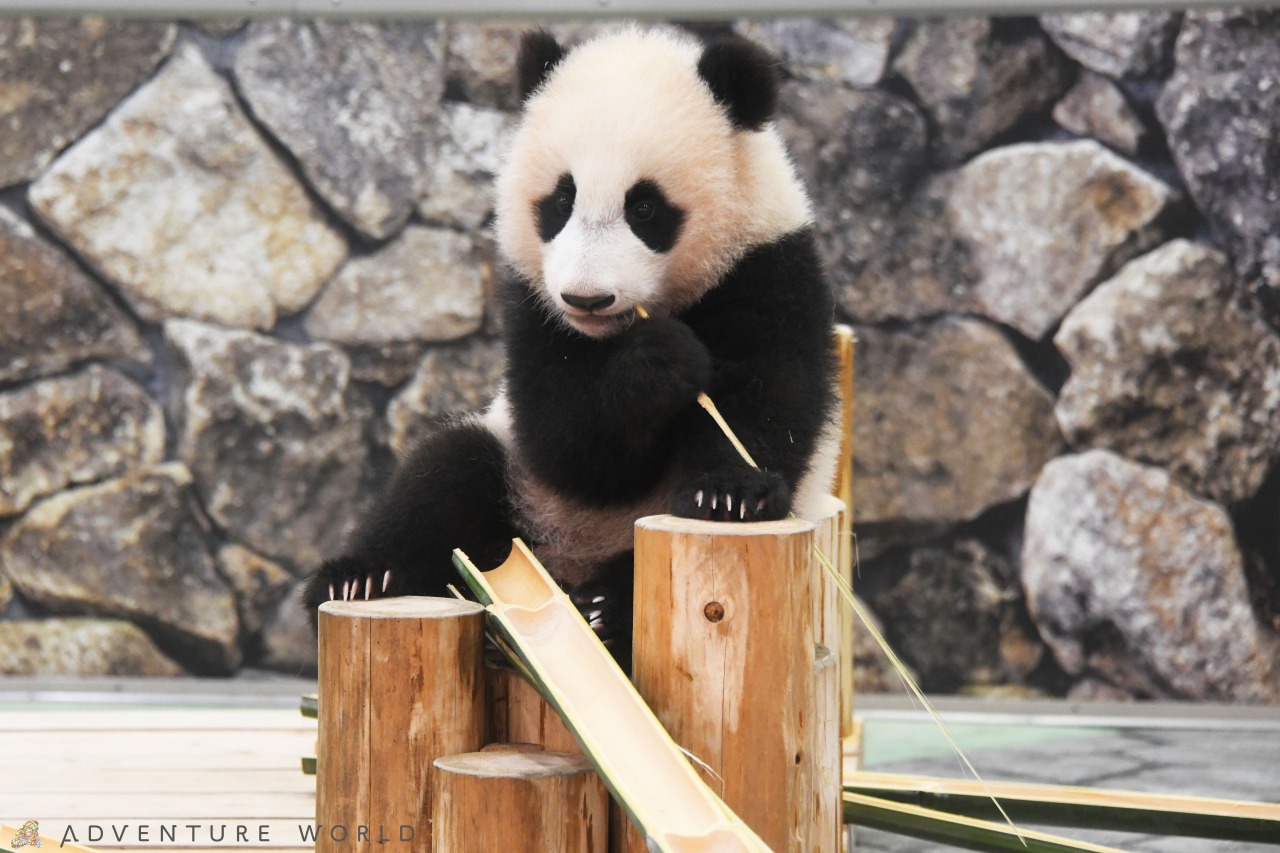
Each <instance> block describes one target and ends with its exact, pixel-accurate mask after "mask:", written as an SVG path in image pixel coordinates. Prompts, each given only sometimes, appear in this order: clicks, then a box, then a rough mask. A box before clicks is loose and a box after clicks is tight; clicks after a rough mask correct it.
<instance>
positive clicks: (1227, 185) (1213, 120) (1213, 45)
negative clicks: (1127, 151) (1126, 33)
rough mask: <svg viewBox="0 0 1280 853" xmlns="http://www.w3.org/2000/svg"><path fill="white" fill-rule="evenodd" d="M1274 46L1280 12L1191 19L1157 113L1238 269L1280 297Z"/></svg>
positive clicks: (1279, 65) (1279, 90)
mask: <svg viewBox="0 0 1280 853" xmlns="http://www.w3.org/2000/svg"><path fill="white" fill-rule="evenodd" d="M1278 44H1280V11H1253V12H1227V11H1216V12H1196V13H1188V15H1187V18H1186V22H1185V23H1184V25H1183V28H1182V33H1181V34H1180V35H1179V36H1178V44H1177V51H1176V55H1177V66H1176V68H1175V70H1174V73H1173V76H1172V77H1171V78H1169V81H1168V83H1166V84H1165V87H1164V91H1163V92H1162V93H1161V95H1160V99H1159V100H1158V101H1157V103H1156V114H1157V115H1158V116H1159V118H1160V122H1161V124H1163V125H1164V129H1165V134H1166V136H1167V137H1168V140H1169V148H1170V150H1171V151H1172V152H1173V159H1174V162H1175V163H1176V164H1177V166H1178V171H1179V172H1180V173H1181V175H1182V179H1183V180H1184V181H1185V182H1186V184H1187V189H1188V191H1189V192H1190V193H1191V197H1192V198H1193V199H1194V200H1195V203H1196V207H1198V208H1199V209H1200V212H1201V213H1203V214H1204V216H1205V218H1206V219H1207V220H1208V221H1209V224H1210V226H1211V227H1212V229H1213V231H1214V232H1215V234H1216V235H1217V237H1218V238H1219V239H1220V240H1221V241H1222V244H1223V245H1224V246H1225V247H1226V249H1227V251H1228V252H1229V253H1230V254H1231V255H1232V257H1233V258H1234V259H1235V262H1236V266H1237V268H1238V269H1239V270H1240V271H1241V272H1244V273H1246V274H1247V275H1249V276H1251V277H1252V276H1253V275H1259V276H1260V277H1261V280H1262V281H1263V282H1264V283H1265V284H1266V285H1267V286H1268V287H1270V288H1273V289H1277V290H1280V169H1278V168H1276V162H1277V160H1276V158H1277V156H1278V155H1277V149H1276V144H1277V143H1276V140H1277V139H1280V50H1277V49H1276V46H1277V45H1278Z"/></svg>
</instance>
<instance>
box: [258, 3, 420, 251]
mask: <svg viewBox="0 0 1280 853" xmlns="http://www.w3.org/2000/svg"><path fill="white" fill-rule="evenodd" d="M441 30H442V27H441V25H439V24H436V23H424V22H410V21H398V22H391V23H351V22H330V21H311V22H306V23H304V22H299V21H289V20H273V21H260V22H256V23H254V24H253V25H252V26H251V27H250V28H249V32H248V34H247V35H246V37H245V43H244V46H243V47H242V48H241V49H240V51H239V53H238V54H237V55H236V61H235V74H236V81H237V83H238V84H239V89H240V92H241V93H242V94H243V96H244V98H245V101H246V102H247V103H248V104H249V107H250V108H251V109H252V110H253V112H254V114H255V115H257V116H258V118H259V119H260V120H261V121H262V123H263V124H264V125H265V126H266V127H267V128H268V129H269V130H270V131H271V132H272V133H273V134H274V135H275V136H276V137H277V138H278V139H280V141H281V142H283V143H284V145H285V147H286V148H288V149H289V150H290V151H291V152H293V154H294V156H296V157H297V158H298V163H299V165H301V167H302V170H303V172H304V174H305V175H306V176H307V180H308V181H309V182H310V183H311V185H312V186H313V187H315V188H316V191H317V192H318V193H319V194H320V196H321V197H322V198H323V199H324V200H325V201H326V202H327V203H328V204H329V205H330V206H331V207H332V208H333V209H334V210H335V211H336V212H337V213H338V215H339V216H341V217H342V218H343V219H345V220H346V221H347V222H349V223H351V224H352V225H353V226H355V227H356V228H358V229H359V230H360V231H362V232H363V233H365V234H367V235H368V236H370V237H374V238H377V239H383V238H386V237H389V236H390V235H392V234H395V233H396V232H397V231H399V230H400V229H401V228H402V227H403V226H404V224H405V222H406V221H407V220H408V219H409V215H410V214H411V213H412V212H413V206H414V203H415V202H416V201H417V199H418V196H419V194H420V193H421V190H422V187H423V181H424V176H425V171H426V166H427V163H428V162H429V160H430V151H431V147H432V146H431V144H430V139H429V132H428V131H429V128H430V126H431V118H432V116H433V114H434V113H435V111H436V110H437V109H438V108H439V104H440V97H441V95H442V94H443V92H444V56H443V54H444V40H443V35H442V32H441Z"/></svg>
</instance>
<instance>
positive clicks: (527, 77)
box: [516, 30, 564, 103]
mask: <svg viewBox="0 0 1280 853" xmlns="http://www.w3.org/2000/svg"><path fill="white" fill-rule="evenodd" d="M562 59H564V48H562V47H561V46H560V43H559V42H557V41H556V38H555V36H553V35H551V33H549V32H547V31H546V30H531V31H529V32H527V33H525V34H524V35H523V36H521V37H520V58H519V59H518V60H517V61H516V68H517V70H518V73H519V77H520V102H521V103H524V102H525V101H527V100H529V96H530V95H532V94H533V92H534V90H535V89H537V88H538V87H539V86H541V85H542V81H543V80H545V79H547V75H548V74H550V73H551V69H552V68H555V67H556V63H558V62H559V61H560V60H562Z"/></svg>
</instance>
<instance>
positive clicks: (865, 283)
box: [839, 140, 1181, 340]
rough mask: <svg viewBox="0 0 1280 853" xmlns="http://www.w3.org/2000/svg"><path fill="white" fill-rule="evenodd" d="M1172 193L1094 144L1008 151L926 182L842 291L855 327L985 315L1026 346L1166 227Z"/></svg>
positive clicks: (1173, 212) (1174, 199) (1172, 217)
mask: <svg viewBox="0 0 1280 853" xmlns="http://www.w3.org/2000/svg"><path fill="white" fill-rule="evenodd" d="M1179 200H1180V197H1179V196H1178V194H1177V193H1176V192H1175V191H1174V190H1173V189H1172V188H1170V187H1169V186H1168V185H1167V184H1165V183H1164V182H1162V181H1160V180H1158V179H1156V178H1155V177H1153V176H1151V175H1150V174H1148V173H1146V172H1144V171H1142V170H1141V169H1138V168H1137V167H1135V166H1133V165H1132V164H1131V163H1129V162H1128V161H1126V160H1124V159H1122V158H1120V157H1118V156H1116V155H1115V154H1113V153H1112V152H1110V151H1108V150H1107V149H1105V148H1103V147H1102V146H1101V145H1099V144H1098V143H1096V142H1094V141H1092V140H1080V141H1077V142H1045V143H1027V144H1021V145H1010V146H1006V147H1004V148H997V149H994V150H992V151H989V152H987V153H986V154H983V155H981V156H979V157H977V158H975V159H974V160H972V161H970V162H969V163H966V164H965V165H964V166H962V167H960V168H959V169H956V170H954V171H951V172H946V173H943V174H940V175H937V176H934V177H933V178H930V179H929V180H928V182H927V183H926V184H924V185H923V186H921V187H920V188H919V189H918V190H917V192H916V193H915V195H914V196H913V197H912V198H911V199H909V200H908V201H907V202H906V203H905V204H903V205H902V206H901V207H900V208H899V209H898V210H897V211H896V212H895V213H894V214H893V218H892V220H891V225H890V227H889V228H887V229H886V232H885V234H884V236H883V237H882V238H881V240H880V246H879V248H878V249H877V250H876V251H875V254H873V255H872V256H871V257H870V258H869V259H868V260H867V262H866V264H865V266H864V268H863V269H862V270H861V272H860V274H859V275H858V276H857V278H855V279H854V280H853V281H852V284H849V285H846V286H845V287H844V288H843V289H842V290H841V291H839V292H840V293H841V305H842V306H843V307H844V308H845V310H846V311H848V312H849V313H850V315H851V316H853V317H854V318H855V319H856V320H858V321H861V322H884V321H894V320H916V319H921V318H928V317H934V316H938V315H942V314H948V313H957V312H973V313H979V314H983V315H985V316H987V317H990V318H992V319H994V320H998V321H1000V322H1002V323H1005V324H1008V325H1010V326H1012V327H1013V328H1015V329H1017V330H1018V331H1020V332H1021V333H1022V334H1024V335H1026V336H1027V337H1029V338H1032V339H1033V340H1038V339H1040V338H1042V337H1043V336H1044V335H1045V333H1046V332H1048V331H1049V330H1050V329H1052V328H1053V327H1054V326H1055V325H1056V324H1057V322H1058V321H1059V320H1060V319H1061V318H1062V316H1063V315H1064V314H1065V313H1066V312H1067V311H1068V310H1069V309H1070V308H1071V306H1072V305H1074V304H1075V303H1076V301H1078V300H1079V299H1080V297H1082V296H1083V295H1084V294H1086V293H1088V292H1089V290H1091V289H1092V288H1093V286H1094V285H1096V284H1097V283H1098V282H1099V281H1101V280H1102V279H1104V278H1106V277H1107V276H1108V275H1110V274H1111V273H1112V272H1114V271H1115V270H1116V269H1117V268H1118V267H1119V266H1120V265H1121V264H1123V263H1124V262H1125V261H1127V260H1129V259H1130V258H1132V257H1133V256H1135V255H1137V254H1139V253H1141V252H1143V251H1145V250H1146V249H1148V248H1150V247H1151V246H1153V245H1155V244H1157V243H1159V242H1161V241H1162V240H1163V239H1165V237H1166V236H1167V235H1168V233H1169V232H1170V231H1171V230H1172V229H1173V228H1174V227H1175V225H1176V219H1177V215H1178V213H1179V212H1180V209H1181V208H1180V205H1179Z"/></svg>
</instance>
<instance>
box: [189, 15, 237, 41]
mask: <svg viewBox="0 0 1280 853" xmlns="http://www.w3.org/2000/svg"><path fill="white" fill-rule="evenodd" d="M248 23H249V19H248V18H206V19H203V20H200V21H196V22H195V26H196V29H198V30H200V32H202V33H204V34H205V35H209V36H212V37H213V38H217V39H221V38H226V37H227V36H229V35H231V34H233V33H238V32H240V31H241V30H243V29H244V28H245V25H246V24H248Z"/></svg>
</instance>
